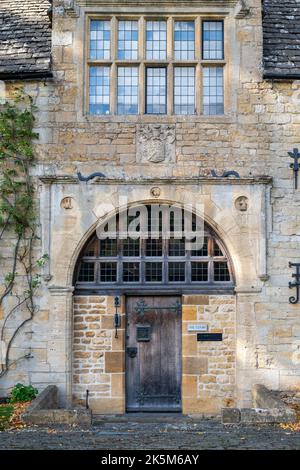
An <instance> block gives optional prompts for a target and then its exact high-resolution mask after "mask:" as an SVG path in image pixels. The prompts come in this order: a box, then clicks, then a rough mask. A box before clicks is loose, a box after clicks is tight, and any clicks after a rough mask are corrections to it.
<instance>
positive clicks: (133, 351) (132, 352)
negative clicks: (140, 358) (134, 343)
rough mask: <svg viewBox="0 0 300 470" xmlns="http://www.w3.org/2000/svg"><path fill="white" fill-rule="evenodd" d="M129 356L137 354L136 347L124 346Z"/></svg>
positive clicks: (132, 356)
mask: <svg viewBox="0 0 300 470" xmlns="http://www.w3.org/2000/svg"><path fill="white" fill-rule="evenodd" d="M126 351H127V354H128V356H129V357H131V358H134V357H135V356H136V355H137V351H138V350H137V348H126Z"/></svg>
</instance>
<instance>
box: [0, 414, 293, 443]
mask: <svg viewBox="0 0 300 470" xmlns="http://www.w3.org/2000/svg"><path fill="white" fill-rule="evenodd" d="M10 449H26V450H31V449H33V450H37V449H44V450H53V449H67V450H75V449H78V450H100V449H102V450H103V449H107V450H117V449H120V450H124V449H129V450H133V449H142V450H152V449H164V450H176V449H178V450H181V449H187V450H204V449H220V450H221V449H263V450H267V449H270V450H271V449H273V450H275V449H297V450H300V433H293V432H290V431H285V430H282V429H280V428H279V427H278V426H271V425H265V426H244V425H238V426H235V425H230V426H228V425H227V426H224V425H222V424H221V423H219V422H216V421H206V420H205V421H202V422H199V423H182V422H178V423H157V424H155V423H140V422H139V423H132V422H130V423H105V424H102V425H98V426H94V427H92V428H91V429H88V430H84V429H79V428H76V427H71V428H70V427H68V428H67V427H60V428H55V429H54V428H38V427H33V428H26V429H23V430H19V431H11V432H2V433H0V450H10Z"/></svg>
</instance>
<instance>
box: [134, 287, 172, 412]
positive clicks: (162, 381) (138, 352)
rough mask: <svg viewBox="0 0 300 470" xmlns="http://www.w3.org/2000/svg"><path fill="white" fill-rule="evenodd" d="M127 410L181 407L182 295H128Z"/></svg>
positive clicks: (166, 409)
mask: <svg viewBox="0 0 300 470" xmlns="http://www.w3.org/2000/svg"><path fill="white" fill-rule="evenodd" d="M126 402H127V411H153V412H154V411H156V412H167V411H173V412H175V411H181V297H174V296H172V297H168V296H144V297H128V298H127V335H126Z"/></svg>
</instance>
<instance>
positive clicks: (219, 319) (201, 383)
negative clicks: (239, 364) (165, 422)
mask: <svg viewBox="0 0 300 470" xmlns="http://www.w3.org/2000/svg"><path fill="white" fill-rule="evenodd" d="M182 320H183V323H182V334H183V336H182V374H183V375H182V402H183V413H187V414H190V413H204V414H205V413H218V412H219V411H220V409H221V408H223V407H230V406H235V403H236V394H235V373H236V370H235V363H236V349H235V297H234V296H230V295H222V296H215V295H210V296H205V295H193V296H183V307H182ZM191 324H192V325H207V332H209V333H222V335H223V341H220V342H218V341H216V342H211V341H209V342H201V341H197V333H195V332H189V331H188V327H189V325H191Z"/></svg>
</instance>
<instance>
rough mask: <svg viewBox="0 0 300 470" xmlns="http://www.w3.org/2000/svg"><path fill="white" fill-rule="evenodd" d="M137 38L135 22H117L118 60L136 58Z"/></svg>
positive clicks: (136, 24)
mask: <svg viewBox="0 0 300 470" xmlns="http://www.w3.org/2000/svg"><path fill="white" fill-rule="evenodd" d="M138 37H139V31H138V22H137V21H129V20H126V21H119V26H118V59H120V60H136V59H137V58H138Z"/></svg>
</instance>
